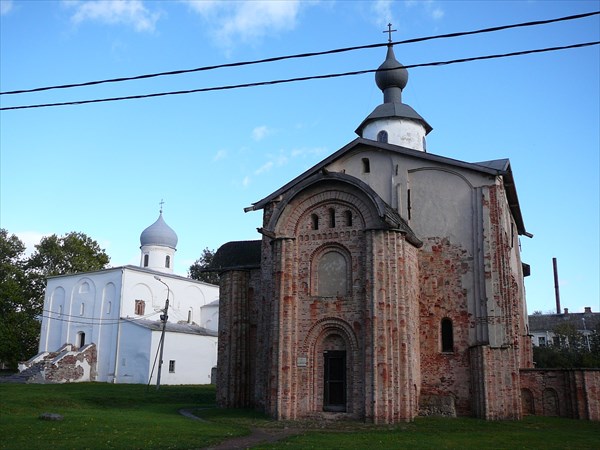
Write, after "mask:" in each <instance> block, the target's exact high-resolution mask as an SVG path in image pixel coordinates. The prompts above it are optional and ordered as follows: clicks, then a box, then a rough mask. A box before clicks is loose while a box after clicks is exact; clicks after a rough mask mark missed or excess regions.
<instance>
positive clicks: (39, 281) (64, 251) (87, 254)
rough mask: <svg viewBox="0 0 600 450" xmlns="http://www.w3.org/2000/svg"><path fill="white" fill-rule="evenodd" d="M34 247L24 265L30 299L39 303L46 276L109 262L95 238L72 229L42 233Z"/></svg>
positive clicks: (98, 267)
mask: <svg viewBox="0 0 600 450" xmlns="http://www.w3.org/2000/svg"><path fill="white" fill-rule="evenodd" d="M35 248H36V250H35V252H33V254H32V255H31V256H30V257H29V260H28V261H27V264H26V270H27V275H28V278H29V281H30V286H31V297H32V298H31V299H32V301H33V302H39V301H41V302H42V303H43V300H44V289H45V287H46V278H47V277H50V276H54V275H65V274H70V273H78V272H92V271H95V270H102V269H104V268H106V266H107V265H108V263H109V262H110V258H109V256H108V255H107V254H106V253H105V251H104V249H101V248H100V245H99V244H98V243H97V242H96V241H95V240H93V239H92V238H90V237H88V236H87V235H85V234H84V233H77V232H74V231H72V232H70V233H67V234H65V235H64V236H62V237H58V236H57V235H55V234H53V235H52V236H46V237H44V238H42V240H41V241H40V243H39V244H38V245H36V246H35Z"/></svg>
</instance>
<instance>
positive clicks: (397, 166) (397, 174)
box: [395, 164, 398, 175]
mask: <svg viewBox="0 0 600 450" xmlns="http://www.w3.org/2000/svg"><path fill="white" fill-rule="evenodd" d="M395 172H396V175H398V164H396V170H395Z"/></svg>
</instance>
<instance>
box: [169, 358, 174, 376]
mask: <svg viewBox="0 0 600 450" xmlns="http://www.w3.org/2000/svg"><path fill="white" fill-rule="evenodd" d="M169 373H175V360H174V359H172V360H170V361H169Z"/></svg>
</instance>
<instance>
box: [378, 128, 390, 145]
mask: <svg viewBox="0 0 600 450" xmlns="http://www.w3.org/2000/svg"><path fill="white" fill-rule="evenodd" d="M387 141H388V134H387V131H385V130H381V131H380V132H379V133H377V142H384V143H386V144H387Z"/></svg>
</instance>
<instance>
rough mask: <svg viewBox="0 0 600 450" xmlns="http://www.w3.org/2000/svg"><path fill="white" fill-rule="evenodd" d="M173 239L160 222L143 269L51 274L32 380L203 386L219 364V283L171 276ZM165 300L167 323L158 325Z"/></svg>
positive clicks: (148, 238) (147, 240) (150, 233)
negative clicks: (162, 339) (158, 378)
mask: <svg viewBox="0 0 600 450" xmlns="http://www.w3.org/2000/svg"><path fill="white" fill-rule="evenodd" d="M177 241H178V239H177V234H176V233H175V232H174V231H173V230H172V229H171V228H170V227H169V226H168V225H167V224H166V223H165V221H164V219H163V215H162V209H161V211H160V214H159V217H158V219H157V220H156V222H154V223H153V224H152V225H150V226H149V227H148V228H146V229H145V230H144V231H143V232H142V234H141V236H140V244H141V247H140V248H141V258H140V266H139V267H136V266H133V265H127V266H122V267H113V268H109V269H105V270H100V271H96V272H86V273H77V274H71V275H62V276H55V277H50V278H48V280H47V286H46V293H45V298H44V313H43V319H42V327H41V336H40V346H39V354H38V355H37V356H35V357H34V358H32V359H30V360H29V361H27V362H26V363H23V364H21V366H20V367H19V369H20V370H21V371H22V373H23V372H25V371H27V372H28V375H30V378H29V380H30V381H31V382H41V383H64V382H75V381H100V382H109V383H144V384H145V383H152V384H156V382H157V377H158V372H159V366H160V363H159V361H160V360H159V358H160V356H159V355H160V353H161V351H160V350H161V349H160V342H161V336H162V334H163V326H164V341H163V342H164V345H163V348H162V355H163V357H162V361H163V363H162V366H161V370H160V374H161V375H160V377H161V378H160V384H208V383H211V382H212V381H213V380H212V378H211V372H212V370H213V368H214V367H216V365H217V330H218V317H219V300H218V298H219V288H218V286H215V285H212V284H208V283H204V282H201V281H196V280H192V279H190V278H186V277H182V276H178V275H175V274H174V273H173V261H174V256H175V252H176V247H177ZM167 299H168V308H167V318H166V321H165V322H163V320H162V319H163V317H164V310H165V306H166V303H167Z"/></svg>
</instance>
